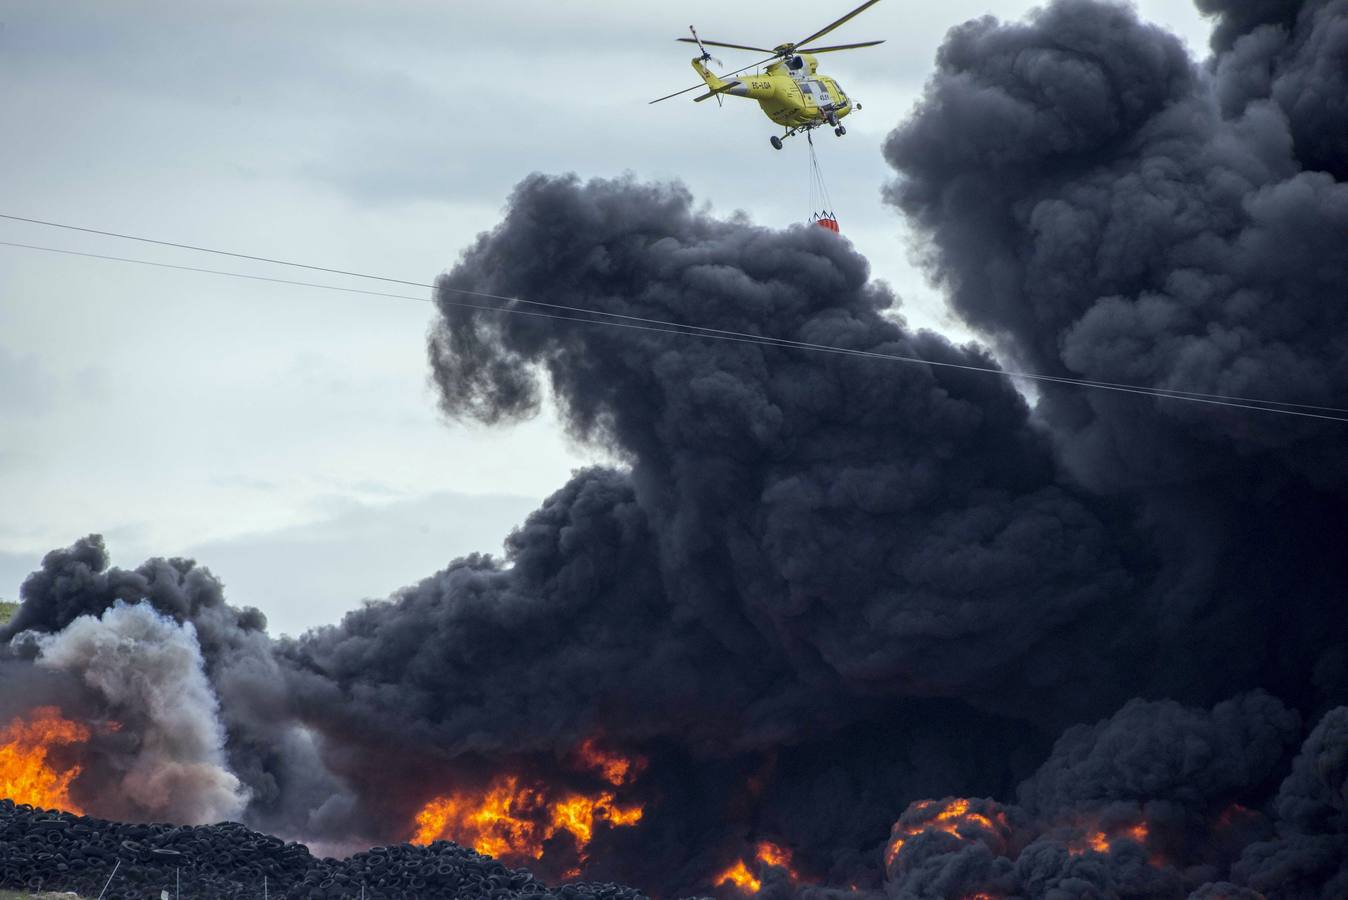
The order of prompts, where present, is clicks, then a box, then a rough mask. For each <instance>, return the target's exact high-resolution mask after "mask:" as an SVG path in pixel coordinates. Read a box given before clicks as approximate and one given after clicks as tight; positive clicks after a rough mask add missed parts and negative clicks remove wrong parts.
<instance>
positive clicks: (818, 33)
mask: <svg viewBox="0 0 1348 900" xmlns="http://www.w3.org/2000/svg"><path fill="white" fill-rule="evenodd" d="M879 2H880V0H866V2H865V3H863V4H861V5H860V6H858V7H857V8H856V9H854V10H852V11H851V12H850V13H848V14H847V15H845V16H843V17H842V18H841V19H838V20H836V21H835V22H833V23H832V24H830V25H827V26H825V27H824V28H821V29H820V30H818V31H816V32H815V33H814V34H812V35H810V36H809V37H807V38H805V39H804V40H800V41H796V43H795V45H794V46H796V47H799V46H801V45H803V44H808V43H809V42H810V41H817V40H819V39H820V38H821V37H823V36H824V35H826V34H828V33H829V32H830V31H832V30H833V29H835V28H837V27H838V26H839V25H842V24H844V23H846V22H849V21H851V20H852V19H854V18H856V17H857V16H859V15H861V14H862V13H863V12H865V11H866V10H868V9H870V8H871V7H872V6H874V5H875V4H877V3H879Z"/></svg>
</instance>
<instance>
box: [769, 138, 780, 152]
mask: <svg viewBox="0 0 1348 900" xmlns="http://www.w3.org/2000/svg"><path fill="white" fill-rule="evenodd" d="M769 140H770V141H771V142H772V149H773V150H780V149H782V139H781V138H779V137H777V135H775V134H774V135H773V136H772V137H771V138H769Z"/></svg>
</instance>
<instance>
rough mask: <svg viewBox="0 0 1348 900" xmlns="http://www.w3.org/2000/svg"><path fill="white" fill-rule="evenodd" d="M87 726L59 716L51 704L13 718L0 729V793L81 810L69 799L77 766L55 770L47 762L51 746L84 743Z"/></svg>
mask: <svg viewBox="0 0 1348 900" xmlns="http://www.w3.org/2000/svg"><path fill="white" fill-rule="evenodd" d="M87 740H89V729H88V728H86V727H84V726H83V725H81V724H79V723H78V722H72V721H70V720H69V719H65V718H62V717H61V711H60V710H59V709H57V708H56V707H54V706H40V707H38V708H37V709H35V710H33V712H32V717H31V718H30V719H29V720H28V721H27V722H25V721H24V720H22V719H15V720H14V721H12V722H10V723H9V725H8V726H6V728H5V729H4V730H3V731H0V797H8V798H9V799H11V800H13V801H14V802H15V803H31V804H32V805H34V806H40V807H43V808H44V809H63V810H65V811H67V812H72V813H82V812H83V810H82V809H80V808H79V807H78V806H76V805H75V804H74V802H72V801H71V799H70V783H71V782H72V781H74V780H75V778H76V776H78V775H79V774H80V767H79V766H75V765H72V766H70V767H69V768H66V769H62V770H57V769H55V768H53V767H52V766H51V765H50V764H49V763H48V762H47V754H48V752H49V751H50V750H51V748H53V747H62V746H70V745H73V744H83V743H84V742H85V741H87Z"/></svg>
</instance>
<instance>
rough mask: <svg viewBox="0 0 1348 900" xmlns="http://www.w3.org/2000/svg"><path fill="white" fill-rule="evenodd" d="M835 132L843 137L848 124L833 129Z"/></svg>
mask: <svg viewBox="0 0 1348 900" xmlns="http://www.w3.org/2000/svg"><path fill="white" fill-rule="evenodd" d="M833 133H834V134H836V135H837V136H838V137H842V136H843V135H844V134H847V128H846V126H843V125H839V126H838V127H837V128H835V129H833Z"/></svg>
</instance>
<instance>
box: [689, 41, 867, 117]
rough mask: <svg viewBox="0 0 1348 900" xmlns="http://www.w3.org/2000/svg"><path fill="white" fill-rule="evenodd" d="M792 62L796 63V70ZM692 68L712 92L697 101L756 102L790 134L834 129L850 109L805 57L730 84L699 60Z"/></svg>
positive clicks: (831, 81)
mask: <svg viewBox="0 0 1348 900" xmlns="http://www.w3.org/2000/svg"><path fill="white" fill-rule="evenodd" d="M792 61H798V62H796V64H795V68H792V66H791V62H792ZM693 68H694V69H696V70H697V73H698V74H699V75H700V76H702V80H703V81H705V82H706V83H707V85H708V87H710V88H711V91H710V92H708V93H707V94H705V95H703V96H702V97H698V98H697V99H698V100H703V99H706V98H708V97H712V96H716V95H720V94H728V95H730V96H732V97H744V98H746V99H749V100H757V101H758V105H759V108H760V109H762V110H763V113H764V115H766V116H767V117H768V118H769V119H771V120H772V121H774V122H776V123H777V124H778V125H782V126H784V127H786V128H787V129H789V130H795V129H800V128H813V127H816V126H819V125H824V124H830V125H837V123H838V120H839V119H842V118H843V117H844V116H847V115H848V114H849V113H851V112H852V109H853V105H852V101H851V99H850V98H848V96H847V94H846V93H845V92H844V91H843V89H842V86H841V85H839V84H838V82H837V81H835V80H834V79H832V78H830V77H828V76H827V75H819V74H818V72H817V69H818V67H817V64H816V62H815V59H814V57H813V56H811V55H810V54H808V53H803V54H800V55H799V56H795V57H792V59H791V60H788V61H783V62H776V63H773V64H772V65H770V66H768V67H767V69H766V70H765V71H764V72H763V73H761V74H756V75H742V76H739V77H737V78H734V79H733V80H730V81H725V80H723V79H721V78H719V77H718V76H716V75H714V74H712V72H711V71H710V70H709V69H707V67H706V65H705V63H704V61H703V60H702V59H701V58H700V57H694V58H693Z"/></svg>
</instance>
